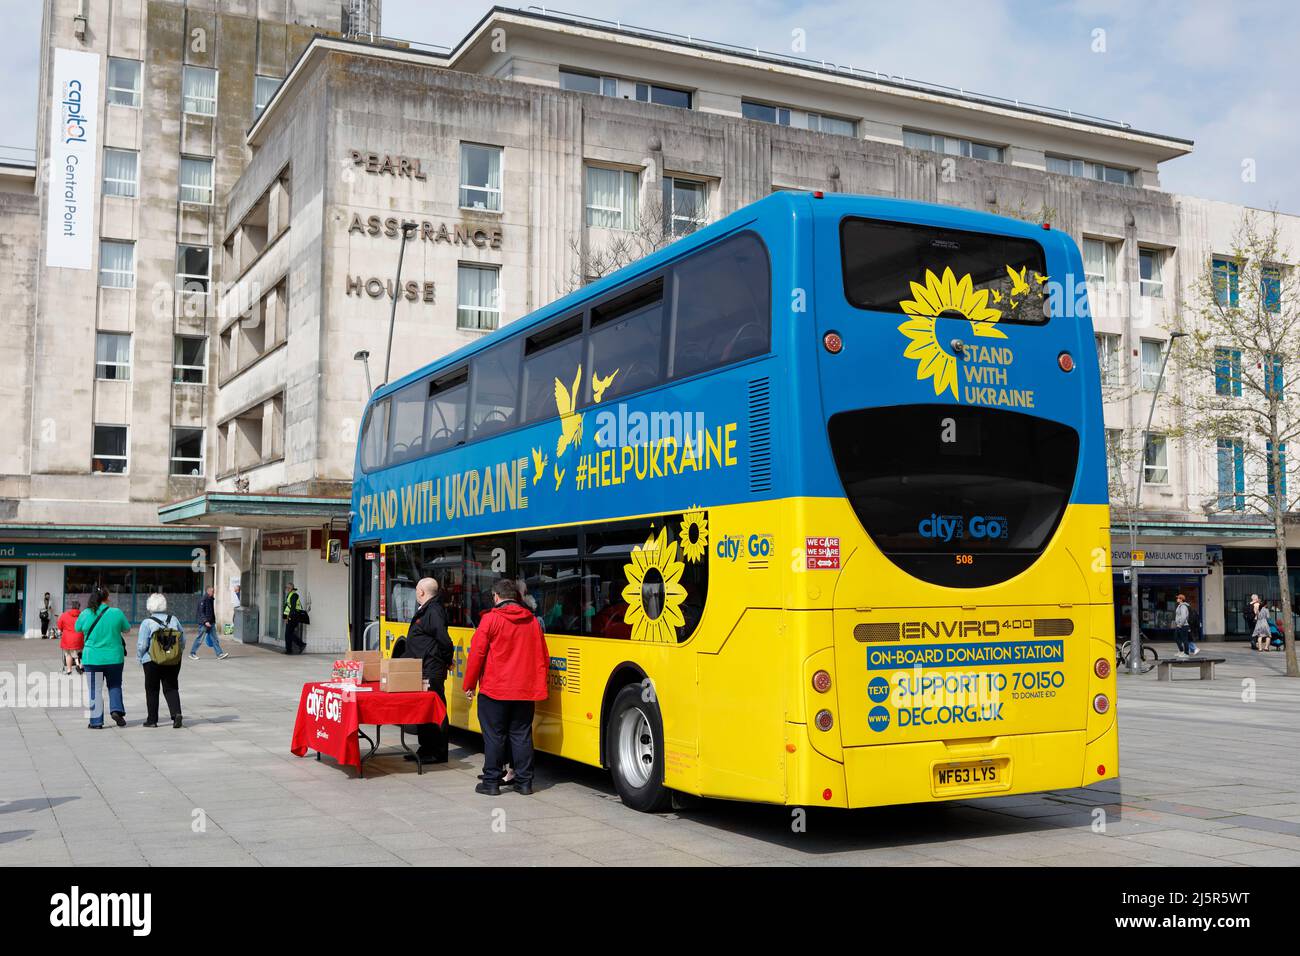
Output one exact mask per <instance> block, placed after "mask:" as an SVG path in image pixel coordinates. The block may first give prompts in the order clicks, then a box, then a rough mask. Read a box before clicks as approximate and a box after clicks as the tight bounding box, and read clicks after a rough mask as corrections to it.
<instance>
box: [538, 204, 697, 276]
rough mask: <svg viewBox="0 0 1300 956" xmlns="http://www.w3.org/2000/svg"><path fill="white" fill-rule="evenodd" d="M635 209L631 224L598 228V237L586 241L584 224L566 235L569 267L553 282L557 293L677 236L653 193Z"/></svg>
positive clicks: (588, 233)
mask: <svg viewBox="0 0 1300 956" xmlns="http://www.w3.org/2000/svg"><path fill="white" fill-rule="evenodd" d="M637 212H638V214H637V221H636V224H635V226H634V227H633V228H631V229H607V230H601V232H602V233H604V235H605V238H604V239H603V240H602V241H599V242H596V243H592V242H591V241H590V236H591V233H592V229H591V228H584V229H583V230H582V231H581V232H580V233H579V234H578V235H576V236H571V237H570V238H569V243H568V245H569V253H570V255H569V262H570V264H571V265H570V269H569V272H568V274H567V275H566V276H564V277H563V279H562V280H560V281H559V282H557V283H556V285H557V290H558V291H559V293H560V294H561V295H564V294H567V293H569V292H575V291H577V290H578V289H580V288H582V287H583V286H584V285H587V284H588V283H590V282H595V281H596V280H597V279H603V278H604V277H605V276H607V275H611V274H612V273H615V272H617V271H618V270H619V269H622V268H623V267H624V266H628V265H631V264H632V263H634V262H636V261H638V260H640V259H644V258H645V257H646V256H648V255H650V253H652V252H656V251H658V250H660V249H662V248H663V247H664V246H667V245H669V244H670V243H672V242H673V241H674V240H675V239H677V238H678V237H677V236H674V235H673V234H672V230H671V229H669V228H668V225H667V223H666V221H665V216H664V203H663V198H662V197H661V196H660V195H658V194H657V193H656V194H655V195H653V196H651V197H649V198H648V199H646V200H645V202H643V203H641V205H640V208H639V209H638V211H637Z"/></svg>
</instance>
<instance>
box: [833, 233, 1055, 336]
mask: <svg viewBox="0 0 1300 956" xmlns="http://www.w3.org/2000/svg"><path fill="white" fill-rule="evenodd" d="M840 248H841V257H842V261H843V266H844V295H845V297H846V298H848V300H849V303H850V304H852V305H854V306H856V307H857V308H859V309H867V310H870V311H872V312H894V313H907V314H913V315H916V314H927V313H928V312H929V307H933V310H934V314H935V315H944V314H947V315H950V316H962V315H965V316H966V317H967V318H970V317H971V311H972V310H971V308H970V306H971V304H972V301H974V303H975V304H978V305H982V306H984V307H987V308H991V309H995V310H997V311H998V312H1000V313H1001V316H1000V319H999V321H1002V322H1017V323H1025V324H1042V323H1043V322H1046V321H1047V308H1046V303H1047V294H1046V293H1047V281H1046V280H1047V278H1048V276H1047V266H1046V260H1045V258H1044V256H1043V248H1042V246H1040V245H1039V244H1038V243H1036V242H1034V241H1032V240H1030V239H1020V238H1016V237H1014V236H998V235H993V234H990V233H981V232H966V231H964V230H960V229H945V228H939V227H935V226H920V225H916V224H913V223H904V222H880V221H877V220H874V219H858V218H847V219H845V220H844V221H843V222H842V223H841V224H840ZM949 269H951V270H952V275H953V279H954V281H955V282H956V283H957V284H958V286H960V284H961V282H962V279H963V278H964V277H965V276H969V277H970V280H971V285H970V289H969V293H967V292H966V291H964V290H963V291H962V292H961V293H960V295H957V294H954V293H955V289H954V290H953V291H949V290H947V289H945V288H944V287H943V286H944V274H945V272H946V271H947V270H949ZM927 273H929V274H932V275H933V277H934V280H933V281H932V280H931V279H930V278H929V276H928V275H927ZM913 283H917V284H918V286H920V287H921V288H922V289H924V290H925V294H924V295H919V294H918V292H917V290H915V289H914V288H913V285H912V284H913ZM972 297H973V300H972ZM903 302H915V303H916V304H917V306H919V307H920V308H921V311H914V309H916V306H914V307H913V309H904V307H903V305H902V303H903Z"/></svg>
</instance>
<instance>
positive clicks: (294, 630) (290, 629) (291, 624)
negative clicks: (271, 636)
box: [284, 618, 307, 654]
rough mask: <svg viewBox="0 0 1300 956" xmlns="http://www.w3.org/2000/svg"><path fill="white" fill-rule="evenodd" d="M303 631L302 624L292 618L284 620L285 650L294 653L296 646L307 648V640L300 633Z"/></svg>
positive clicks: (287, 652)
mask: <svg viewBox="0 0 1300 956" xmlns="http://www.w3.org/2000/svg"><path fill="white" fill-rule="evenodd" d="M301 633H302V625H301V624H300V623H298V622H297V621H295V620H293V619H292V618H291V619H289V620H287V621H285V622H284V652H285V653H286V654H292V653H293V649H294V647H295V646H297V647H300V648H302V649H304V650H305V649H306V647H307V642H306V641H304V640H303V639H302V638H301V637H300V636H299V635H300V634H301Z"/></svg>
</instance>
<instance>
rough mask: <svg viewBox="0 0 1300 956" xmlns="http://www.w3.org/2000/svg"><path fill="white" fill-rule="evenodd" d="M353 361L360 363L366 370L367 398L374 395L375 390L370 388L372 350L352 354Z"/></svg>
mask: <svg viewBox="0 0 1300 956" xmlns="http://www.w3.org/2000/svg"><path fill="white" fill-rule="evenodd" d="M352 361H354V362H360V363H361V367H362V368H364V369H365V370H366V398H369V397H370V396H371V395H373V394H374V389H372V388H371V387H370V349H361V350H360V351H358V352H354V353H352Z"/></svg>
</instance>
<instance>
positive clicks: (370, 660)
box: [348, 650, 384, 684]
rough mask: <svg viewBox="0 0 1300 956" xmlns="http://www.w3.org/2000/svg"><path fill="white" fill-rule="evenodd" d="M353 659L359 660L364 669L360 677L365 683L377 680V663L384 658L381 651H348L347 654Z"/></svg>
mask: <svg viewBox="0 0 1300 956" xmlns="http://www.w3.org/2000/svg"><path fill="white" fill-rule="evenodd" d="M348 656H349V657H351V658H352V659H353V660H357V661H360V662H361V663H362V665H363V666H364V668H365V670H364V672H363V673H362V675H361V679H362V680H363V681H365V682H366V683H367V684H369V683H371V682H373V681H377V680H379V663H380V661H382V660H383V659H384V655H383V652H382V651H377V650H376V651H350V652H349V654H348Z"/></svg>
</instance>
